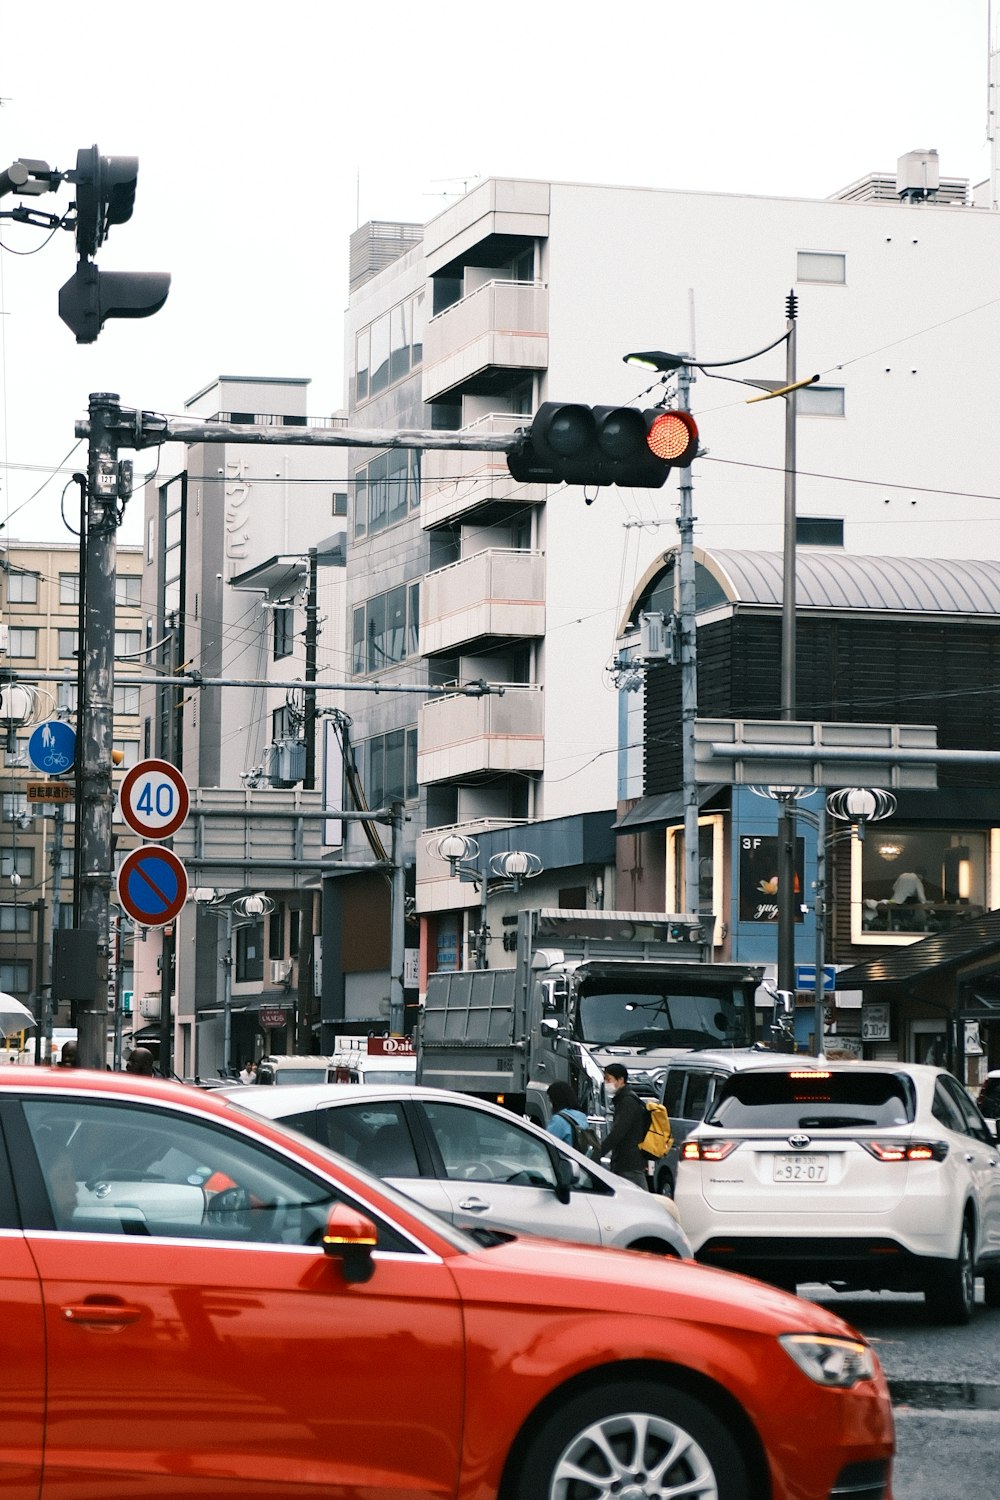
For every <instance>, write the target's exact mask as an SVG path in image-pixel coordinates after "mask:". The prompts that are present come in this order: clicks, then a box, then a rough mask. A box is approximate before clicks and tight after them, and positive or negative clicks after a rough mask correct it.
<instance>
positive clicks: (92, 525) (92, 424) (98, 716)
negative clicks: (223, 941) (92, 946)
mask: <svg viewBox="0 0 1000 1500" xmlns="http://www.w3.org/2000/svg"><path fill="white" fill-rule="evenodd" d="M120 415H121V410H120V407H119V405H118V397H117V396H116V395H113V394H111V393H106V392H104V393H102V392H98V393H97V394H95V395H92V396H91V398H90V420H89V427H88V437H89V452H88V457H87V541H86V568H85V577H86V597H85V601H84V603H83V609H82V619H81V624H82V629H81V639H80V642H79V651H80V653H81V656H82V658H83V674H82V675H83V694H82V696H81V701H80V703H79V706H78V708H79V712H78V723H79V734H78V739H77V755H78V757H79V759H80V795H81V801H80V803H79V804H78V806H77V845H76V860H77V881H78V886H77V889H78V891H79V916H78V923H79V927H80V929H81V930H82V931H84V932H90V933H92V934H93V935H94V937H95V939H96V948H97V955H96V963H95V973H94V985H93V989H92V991H91V994H90V999H89V1000H83V1001H81V1002H80V1004H79V1006H78V1009H77V1030H78V1055H79V1061H80V1066H81V1067H84V1068H101V1069H103V1068H104V1067H105V1064H106V1060H107V1025H108V915H109V903H110V894H111V880H112V859H111V853H112V843H111V813H112V788H111V748H112V734H113V718H112V712H113V698H114V672H115V663H114V639H115V564H116V561H117V529H118V524H119V501H120V500H121V499H123V498H125V496H124V495H123V493H122V491H123V490H127V488H128V485H127V484H126V483H123V478H124V476H123V475H121V474H120V472H119V466H118V438H119V418H120ZM82 588H83V582H82V580H81V589H82Z"/></svg>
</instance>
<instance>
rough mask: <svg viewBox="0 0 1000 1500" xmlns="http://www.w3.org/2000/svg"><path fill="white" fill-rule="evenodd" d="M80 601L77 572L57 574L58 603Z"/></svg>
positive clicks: (77, 602) (76, 602)
mask: <svg viewBox="0 0 1000 1500" xmlns="http://www.w3.org/2000/svg"><path fill="white" fill-rule="evenodd" d="M79 602H80V575H79V573H60V574H59V603H60V604H79Z"/></svg>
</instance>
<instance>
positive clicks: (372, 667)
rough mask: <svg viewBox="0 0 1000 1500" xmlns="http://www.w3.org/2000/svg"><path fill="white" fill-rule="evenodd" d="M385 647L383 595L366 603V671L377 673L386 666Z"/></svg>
mask: <svg viewBox="0 0 1000 1500" xmlns="http://www.w3.org/2000/svg"><path fill="white" fill-rule="evenodd" d="M387 662H388V657H387V655H386V646H385V595H384V594H378V595H377V596H376V597H375V598H374V599H369V601H368V670H369V672H379V671H381V669H382V668H383V667H384V666H386V665H387Z"/></svg>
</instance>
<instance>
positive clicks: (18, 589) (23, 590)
mask: <svg viewBox="0 0 1000 1500" xmlns="http://www.w3.org/2000/svg"><path fill="white" fill-rule="evenodd" d="M7 603H8V604H37V603H38V574H37V573H14V572H10V573H8V574H7Z"/></svg>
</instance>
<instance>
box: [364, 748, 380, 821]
mask: <svg viewBox="0 0 1000 1500" xmlns="http://www.w3.org/2000/svg"><path fill="white" fill-rule="evenodd" d="M366 759H367V761H368V775H367V777H366V778H365V780H366V782H367V795H368V806H369V807H382V806H384V804H385V735H383V734H378V735H376V736H375V738H374V739H373V740H369V741H368V754H367V756H366Z"/></svg>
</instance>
